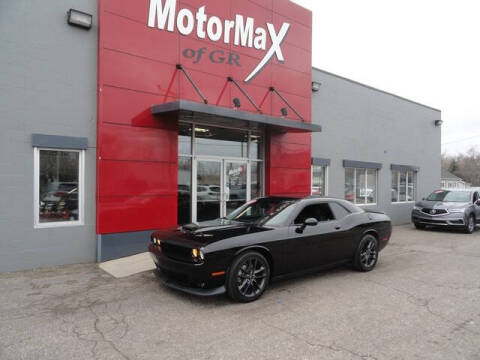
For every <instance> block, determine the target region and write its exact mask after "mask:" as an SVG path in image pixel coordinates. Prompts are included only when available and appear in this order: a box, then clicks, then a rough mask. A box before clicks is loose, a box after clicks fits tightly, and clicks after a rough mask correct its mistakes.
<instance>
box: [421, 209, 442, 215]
mask: <svg viewBox="0 0 480 360" xmlns="http://www.w3.org/2000/svg"><path fill="white" fill-rule="evenodd" d="M422 212H423V213H425V214H428V215H444V214H448V211H447V210H445V209H428V208H423V209H422Z"/></svg>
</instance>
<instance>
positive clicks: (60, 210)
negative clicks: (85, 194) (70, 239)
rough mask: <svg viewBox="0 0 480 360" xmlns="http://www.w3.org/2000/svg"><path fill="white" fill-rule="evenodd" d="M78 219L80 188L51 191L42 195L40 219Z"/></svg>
mask: <svg viewBox="0 0 480 360" xmlns="http://www.w3.org/2000/svg"><path fill="white" fill-rule="evenodd" d="M47 218H48V219H49V220H54V219H55V220H59V221H60V220H62V221H63V220H78V189H77V188H74V189H71V190H70V191H50V192H47V193H45V194H43V195H42V196H41V197H40V220H44V219H47Z"/></svg>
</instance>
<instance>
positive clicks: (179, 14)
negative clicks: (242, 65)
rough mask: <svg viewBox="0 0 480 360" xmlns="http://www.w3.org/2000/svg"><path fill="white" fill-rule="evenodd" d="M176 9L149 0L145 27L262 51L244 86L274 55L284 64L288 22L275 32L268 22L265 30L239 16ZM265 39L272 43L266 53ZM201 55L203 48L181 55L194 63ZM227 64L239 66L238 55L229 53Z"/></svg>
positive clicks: (172, 2) (168, 1)
mask: <svg viewBox="0 0 480 360" xmlns="http://www.w3.org/2000/svg"><path fill="white" fill-rule="evenodd" d="M177 10H178V9H177V2H176V0H165V1H162V0H150V8H149V13H148V26H149V27H151V28H158V29H159V30H166V31H170V32H174V31H175V30H177V31H178V32H179V33H180V34H182V35H185V36H188V35H191V34H192V33H194V34H195V35H196V36H197V37H198V38H200V39H205V38H206V37H208V39H210V40H211V41H214V42H217V41H223V42H224V43H225V44H230V43H233V45H235V46H242V47H249V48H252V47H253V48H255V49H257V50H261V51H263V52H265V56H264V57H263V59H262V60H261V61H260V62H259V63H258V65H257V66H256V67H255V68H254V69H253V70H252V71H251V73H250V74H249V75H248V76H247V77H246V78H245V79H244V81H245V82H247V83H248V82H249V81H250V80H252V79H253V78H254V77H255V76H256V75H257V74H258V73H259V72H261V71H262V69H263V68H264V67H265V65H267V64H268V63H269V61H270V60H271V59H272V58H273V57H274V56H275V57H276V58H277V60H278V61H279V62H280V63H283V62H284V57H283V53H282V48H281V46H282V43H283V41H284V40H285V38H286V36H287V34H288V30H289V29H290V24H289V23H287V22H284V23H283V24H282V26H281V27H280V29H278V31H277V29H275V26H274V25H273V24H271V23H268V22H267V23H266V24H265V27H262V26H257V27H256V26H255V19H254V18H252V17H248V16H246V17H244V16H243V15H240V14H236V15H235V19H234V20H229V19H225V20H222V19H220V18H219V17H217V16H213V15H212V16H209V15H207V12H206V7H205V6H201V7H200V8H199V9H198V10H197V12H196V13H195V14H193V13H192V11H190V10H189V9H187V8H184V9H180V10H178V11H177ZM267 36H268V37H269V38H270V40H271V46H270V48H269V49H268V50H267ZM202 50H203V51H202ZM204 52H205V49H204V48H203V49H199V50H198V52H196V51H195V50H193V49H187V50H185V51H184V52H183V55H184V56H185V57H187V58H193V57H195V56H196V57H197V59H196V62H199V61H200V59H201V56H202V54H203V53H204ZM217 52H218V50H217ZM219 55H220V54H219ZM209 58H210V60H211V61H212V62H216V61H225V57H223V56H217V57H215V53H210V55H209ZM226 61H228V62H229V63H230V64H232V63H236V65H239V63H238V55H237V56H236V57H235V56H234V55H232V54H229V55H228V60H226Z"/></svg>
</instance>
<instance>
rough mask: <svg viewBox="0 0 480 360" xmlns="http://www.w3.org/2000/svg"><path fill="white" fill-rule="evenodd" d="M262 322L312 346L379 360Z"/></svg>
mask: <svg viewBox="0 0 480 360" xmlns="http://www.w3.org/2000/svg"><path fill="white" fill-rule="evenodd" d="M262 323H263V324H264V325H265V326H268V327H270V328H272V329H276V330H278V331H280V332H283V333H284V334H287V335H288V336H290V337H292V338H294V339H296V340H300V341H302V342H303V343H305V344H307V345H308V346H312V347H320V348H322V349H326V350H330V351H333V352H336V353H338V352H344V353H348V354H350V355H352V356H355V357H357V358H359V359H364V360H378V359H377V358H376V357H374V356H372V355H370V354H361V353H359V352H356V351H353V350H351V349H348V348H346V347H344V346H341V345H338V344H333V345H326V344H322V343H319V342H312V341H310V340H308V339H306V338H304V337H303V336H301V335H299V334H296V333H294V332H291V331H289V330H287V329H284V328H282V327H279V326H275V325H272V324H269V323H267V322H265V321H263V320H262Z"/></svg>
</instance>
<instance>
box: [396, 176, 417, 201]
mask: <svg viewBox="0 0 480 360" xmlns="http://www.w3.org/2000/svg"><path fill="white" fill-rule="evenodd" d="M416 190H417V189H416V174H415V172H414V171H399V170H393V171H392V202H394V203H398V202H411V201H415V193H416Z"/></svg>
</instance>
